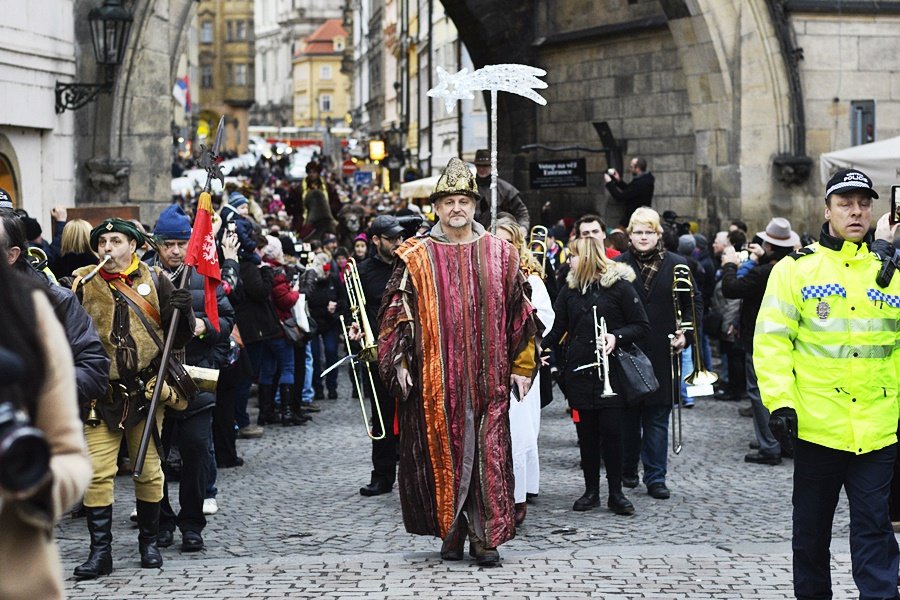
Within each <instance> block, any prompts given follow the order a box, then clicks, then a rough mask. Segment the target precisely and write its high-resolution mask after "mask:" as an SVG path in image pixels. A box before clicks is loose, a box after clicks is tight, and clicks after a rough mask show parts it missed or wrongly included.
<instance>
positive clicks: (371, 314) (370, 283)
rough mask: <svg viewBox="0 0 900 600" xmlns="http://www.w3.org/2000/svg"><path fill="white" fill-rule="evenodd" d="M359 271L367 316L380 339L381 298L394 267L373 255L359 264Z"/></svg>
mask: <svg viewBox="0 0 900 600" xmlns="http://www.w3.org/2000/svg"><path fill="white" fill-rule="evenodd" d="M358 270H359V281H360V283H361V284H362V288H363V294H365V296H366V316H367V317H368V318H369V325H371V326H372V327H373V329H374V332H373V333H374V334H375V336H376V337H378V309H379V308H381V297H382V296H383V295H384V290H385V288H387V283H388V280H389V279H390V278H391V273H393V271H394V265H393V264H392V263H388V262H385V261H383V260H382V259H381V258H380V257H379V256H377V255H376V254H372V255H370V256H369V257H368V258H367V259H366V260H364V261H362V262H361V263H359V268H358Z"/></svg>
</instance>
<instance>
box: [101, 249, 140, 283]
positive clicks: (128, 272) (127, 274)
mask: <svg viewBox="0 0 900 600" xmlns="http://www.w3.org/2000/svg"><path fill="white" fill-rule="evenodd" d="M140 262H141V261H140V259H138V257H137V254H133V255H132V256H131V264H130V265H128V268H127V269H125V270H124V271H122V272H120V273H107V272H106V271H104V270H103V269H100V277H102V278H103V280H104V281H113V280H115V279H121V280H122V281H124V282H125V283H126V284H128V285H129V286H130V285H131V283H132V275H134V274H135V273H136V272H137V270H138V266H139V264H140Z"/></svg>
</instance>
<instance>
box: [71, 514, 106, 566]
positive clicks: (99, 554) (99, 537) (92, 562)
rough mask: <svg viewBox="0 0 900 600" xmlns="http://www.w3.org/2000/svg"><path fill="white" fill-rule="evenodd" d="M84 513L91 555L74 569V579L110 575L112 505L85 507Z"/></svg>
mask: <svg viewBox="0 0 900 600" xmlns="http://www.w3.org/2000/svg"><path fill="white" fill-rule="evenodd" d="M84 512H85V516H86V517H87V526H88V533H90V536H91V553H90V555H89V556H88V559H87V560H86V561H85V562H84V563H83V564H81V565H78V566H77V567H75V577H77V578H78V579H96V578H97V577H100V576H101V575H109V574H110V573H112V505H109V506H85V507H84Z"/></svg>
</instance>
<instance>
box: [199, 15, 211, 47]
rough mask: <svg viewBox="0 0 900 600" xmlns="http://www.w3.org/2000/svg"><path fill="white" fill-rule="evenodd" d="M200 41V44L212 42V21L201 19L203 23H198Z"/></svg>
mask: <svg viewBox="0 0 900 600" xmlns="http://www.w3.org/2000/svg"><path fill="white" fill-rule="evenodd" d="M200 43H201V44H212V43H213V24H212V21H203V23H201V24H200Z"/></svg>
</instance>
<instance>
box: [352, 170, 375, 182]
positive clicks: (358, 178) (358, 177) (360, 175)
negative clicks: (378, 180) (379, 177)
mask: <svg viewBox="0 0 900 600" xmlns="http://www.w3.org/2000/svg"><path fill="white" fill-rule="evenodd" d="M374 175H375V174H374V173H373V172H372V171H357V172H356V173H354V174H353V183H354V184H356V185H372V182H373V181H374V180H375V177H374Z"/></svg>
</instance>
